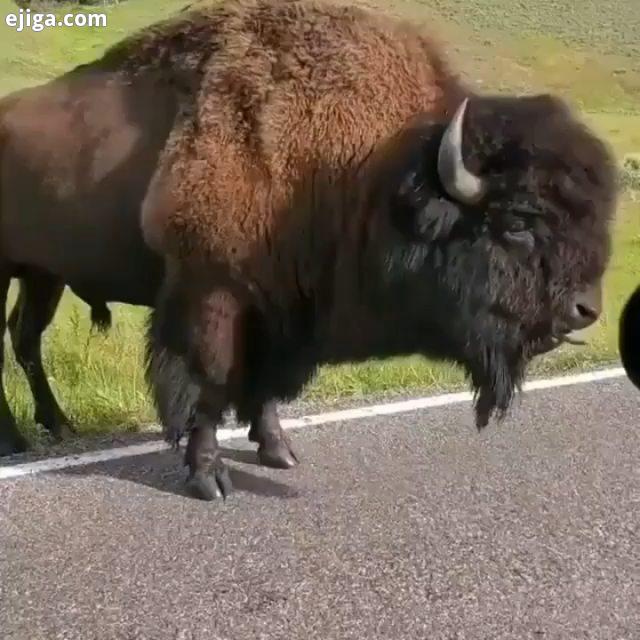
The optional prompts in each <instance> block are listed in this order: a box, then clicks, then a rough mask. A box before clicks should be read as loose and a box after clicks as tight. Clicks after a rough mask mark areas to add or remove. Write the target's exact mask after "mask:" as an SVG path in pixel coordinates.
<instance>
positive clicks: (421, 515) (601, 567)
mask: <svg viewBox="0 0 640 640" xmlns="http://www.w3.org/2000/svg"><path fill="white" fill-rule="evenodd" d="M639 418H640V394H639V393H638V392H636V391H635V390H634V389H633V388H632V387H631V386H630V384H629V383H628V382H626V381H625V380H623V379H615V380H610V381H604V382H599V383H592V384H586V385H580V386H574V387H565V388H559V389H549V390H543V391H532V392H530V393H528V394H527V395H526V396H525V399H524V400H523V401H522V403H521V404H520V406H519V407H518V408H517V409H516V411H515V412H514V415H513V417H512V418H511V419H509V420H508V421H507V422H506V423H504V424H503V425H502V426H500V427H498V426H495V425H493V424H492V425H490V426H489V427H488V428H487V430H486V431H485V432H484V433H483V434H480V435H478V434H477V433H476V431H475V429H474V427H473V420H472V415H471V411H470V405H469V404H459V405H453V406H448V407H440V408H435V409H431V410H429V411H419V412H415V413H407V414H401V415H395V416H386V417H380V418H375V419H366V420H357V421H352V422H349V423H343V424H340V423H337V424H330V425H326V426H323V427H312V428H307V429H304V430H302V431H298V432H293V433H292V436H293V439H294V442H295V445H296V447H297V451H298V453H299V454H300V456H301V458H302V459H303V464H302V465H301V466H300V467H299V468H298V469H296V470H293V471H272V470H267V469H263V468H261V467H258V466H256V465H255V464H254V453H253V448H252V447H249V446H247V445H245V443H244V442H243V441H241V442H239V443H236V442H233V443H225V446H226V448H230V447H228V446H227V445H230V444H232V445H233V449H231V450H230V451H229V453H228V455H229V457H230V464H231V465H232V469H233V471H232V477H233V480H234V483H235V485H236V487H237V488H238V491H237V493H236V494H235V495H234V496H233V498H232V500H231V501H229V502H227V503H226V504H223V503H204V502H199V501H196V500H193V499H190V498H187V497H184V495H182V482H183V478H184V475H183V469H182V468H181V467H180V464H179V459H178V458H177V457H176V454H173V453H170V452H167V453H164V452H163V453H157V454H153V455H149V456H144V457H137V458H129V459H123V460H118V461H113V462H109V463H101V464H97V465H93V466H90V467H79V468H74V469H68V470H66V471H62V472H56V473H55V474H47V475H38V476H34V477H23V478H18V479H12V480H4V481H2V482H0V638H2V639H3V640H40V639H46V640H55V639H58V638H64V639H65V640H67V639H68V640H71V639H73V640H75V639H78V640H94V639H95V640H98V639H100V640H103V639H104V640H121V639H122V640H134V639H135V640H138V639H140V640H143V639H144V640H156V639H158V640H165V639H167V640H205V639H206V640H217V639H229V640H231V639H233V640H252V639H254V638H255V639H262V638H264V639H269V640H270V639H287V640H298V639H300V640H312V639H316V638H317V639H322V640H332V639H334V638H335V639H341V640H342V639H345V640H346V639H351V638H353V639H355V638H358V639H363V640H374V639H378V638H379V639H383V638H384V639H385V640H387V639H388V640H402V639H404V638H407V639H419V640H436V639H440V638H442V639H445V638H446V639H458V638H469V639H473V640H484V639H486V640H495V639H498V638H513V639H517V640H524V639H528V638H532V639H536V640H539V639H544V640H547V639H549V638H554V639H556V638H557V639H559V640H560V639H561V640H577V639H579V638H594V639H595V638H597V639H602V640H638V639H639V638H640V535H639V521H640V420H639ZM238 447H240V450H239V449H238Z"/></svg>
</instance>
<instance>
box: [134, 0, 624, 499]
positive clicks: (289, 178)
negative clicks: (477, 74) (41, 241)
mask: <svg viewBox="0 0 640 640" xmlns="http://www.w3.org/2000/svg"><path fill="white" fill-rule="evenodd" d="M192 24H193V25H194V26H193V29H194V33H204V34H206V36H203V37H206V38H208V39H209V40H208V43H207V46H208V47H209V48H210V50H211V51H215V54H212V55H211V57H210V58H209V59H207V60H206V62H204V63H202V64H201V65H200V67H199V73H200V74H201V76H200V80H199V82H198V83H194V84H192V85H191V86H192V90H191V92H189V91H187V92H186V94H185V97H184V103H183V105H182V110H181V115H180V117H179V118H178V120H177V122H176V124H175V126H174V129H173V131H172V134H171V136H170V138H169V141H168V143H167V146H166V148H165V150H164V152H163V155H162V157H161V159H160V162H159V165H158V168H157V171H156V173H155V175H154V178H153V180H152V182H151V184H150V186H149V190H148V193H147V197H146V200H145V202H144V205H143V211H142V229H143V232H144V235H145V239H146V241H147V242H148V244H149V246H151V247H152V248H153V249H154V250H155V251H157V252H158V253H159V254H161V255H162V256H164V258H165V264H166V274H167V276H166V281H165V283H164V286H163V290H162V293H161V295H160V297H159V300H158V302H157V304H156V305H155V308H154V311H153V312H152V315H151V320H150V325H149V330H148V342H147V376H148V380H149V383H150V385H151V388H152V390H153V393H154V398H155V402H156V406H157V408H158V412H159V416H160V420H161V422H162V424H163V426H164V429H165V435H166V437H167V439H168V440H169V441H171V442H173V443H175V444H177V443H179V441H180V439H181V438H182V436H183V435H184V434H186V433H188V436H189V442H188V445H187V449H186V455H185V464H187V465H188V466H189V469H190V474H189V485H190V488H191V490H192V492H193V493H194V495H196V496H198V497H201V498H204V499H212V498H214V497H216V496H218V495H223V496H226V495H227V494H228V493H229V492H230V491H231V482H230V479H229V476H228V473H227V470H226V467H225V466H224V465H223V463H222V461H221V460H220V456H219V451H218V448H217V443H216V428H217V425H218V424H219V423H220V421H221V419H222V416H223V413H224V411H226V410H227V408H230V407H235V408H236V410H237V414H238V418H239V419H240V420H241V421H244V422H250V423H251V429H250V438H251V439H252V440H253V441H255V442H257V443H258V452H259V455H260V456H261V457H263V458H265V459H270V460H276V461H277V462H278V463H280V466H283V467H289V466H293V464H295V462H296V461H297V460H296V456H295V454H294V453H293V451H292V449H291V446H290V443H289V441H288V439H287V438H286V436H285V434H284V433H283V432H282V430H281V429H280V427H279V423H278V420H277V415H276V412H275V402H276V401H277V400H291V399H294V398H296V397H297V396H298V395H299V394H300V392H301V390H302V389H303V387H304V385H305V384H306V383H307V382H308V381H309V380H310V379H311V377H312V376H313V374H314V372H315V370H316V369H317V367H318V366H319V365H322V364H333V363H340V362H354V361H363V360H367V359H369V358H386V357H390V356H398V355H406V354H422V355H425V356H429V357H431V358H435V359H442V360H449V361H454V362H457V363H459V364H460V365H461V366H462V367H463V368H464V369H465V371H466V372H467V374H468V376H469V379H470V382H471V385H472V387H473V389H474V392H475V394H476V396H475V404H474V408H475V413H476V424H477V426H478V428H479V429H481V428H483V427H485V426H486V425H487V424H488V422H489V420H490V418H491V417H492V415H493V414H494V413H496V412H497V416H498V418H499V419H502V418H504V416H505V414H506V412H507V410H508V408H509V406H510V404H511V401H512V399H513V396H514V393H515V391H516V390H517V389H518V388H519V387H520V386H521V383H522V381H523V378H524V375H525V369H526V366H527V363H528V362H530V360H531V359H532V358H533V357H534V356H536V355H537V354H540V353H544V352H546V351H549V350H550V349H553V348H555V347H556V346H557V345H558V344H561V343H562V342H564V341H568V340H569V338H568V335H569V333H570V331H571V330H572V329H575V328H581V327H584V326H588V325H589V324H591V323H592V322H593V321H595V319H597V317H598V315H599V313H600V302H601V300H600V281H601V278H602V275H603V273H604V271H605V269H606V266H607V263H608V259H609V249H610V247H609V242H610V241H609V224H610V221H611V218H612V216H613V212H614V209H615V202H616V190H615V171H614V168H613V167H614V164H613V160H612V157H611V154H610V152H609V150H608V149H607V148H606V147H605V146H604V145H603V144H602V142H601V141H600V140H598V139H597V138H595V137H594V136H593V135H592V134H591V133H590V132H589V131H588V130H586V129H585V128H584V127H583V126H582V125H581V124H580V123H578V122H577V121H576V120H575V119H574V118H573V116H572V114H571V113H570V111H569V109H568V108H567V107H566V106H565V105H564V104H563V103H562V102H560V101H559V100H557V99H555V98H553V97H551V96H532V97H527V98H525V97H521V98H518V97H495V96H478V95H474V94H472V93H471V92H470V91H467V90H466V89H465V88H464V87H462V86H461V85H460V84H459V83H458V82H457V81H456V80H455V79H454V78H453V76H452V75H450V74H449V72H448V71H447V70H446V67H445V65H444V63H443V62H442V60H441V59H440V57H439V55H438V53H437V52H436V50H435V49H434V47H433V44H432V43H431V42H430V41H429V39H428V38H425V37H424V36H423V35H421V34H420V33H418V32H417V31H415V30H414V29H413V28H412V27H411V26H407V25H402V24H399V23H396V22H394V21H391V20H389V19H387V18H384V17H381V16H375V15H374V14H371V13H369V12H365V11H363V10H361V9H358V8H339V7H336V6H334V5H330V4H329V5H323V4H320V3H311V2H303V1H298V0H291V1H282V0H278V1H276V0H252V1H243V2H229V3H225V4H224V5H223V6H222V7H220V8H213V9H208V10H206V11H203V12H201V13H199V12H196V13H194V18H193V23H192ZM203 24H207V25H208V28H207V29H202V25H203ZM188 25H189V23H188V22H186V23H183V28H184V29H185V30H187V31H188V30H189V28H190V27H189V26H188ZM169 32H170V30H169ZM173 36H175V34H173V35H172V36H171V37H173ZM191 36H193V34H191ZM153 37H155V38H158V39H159V41H162V38H163V35H162V30H159V31H158V32H157V34H156V35H155V36H153ZM166 37H167V39H169V36H168V35H167V36H166ZM187 40H188V38H187ZM191 41H193V38H192V40H191ZM150 42H151V43H152V44H153V38H151V40H150ZM156 44H157V43H156ZM157 48H158V49H159V50H161V49H162V47H161V46H159V45H158V46H157ZM124 50H126V49H124ZM146 50H147V51H151V50H153V46H151V45H149V42H147V47H146Z"/></svg>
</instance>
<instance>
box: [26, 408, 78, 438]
mask: <svg viewBox="0 0 640 640" xmlns="http://www.w3.org/2000/svg"><path fill="white" fill-rule="evenodd" d="M35 422H36V424H40V425H42V426H43V427H44V428H45V429H46V430H47V431H48V432H49V434H50V435H51V437H52V438H53V439H54V440H55V441H56V442H62V441H63V440H66V439H67V438H72V437H73V436H75V434H76V429H75V428H74V426H73V425H72V424H71V420H69V419H68V418H67V417H66V416H65V415H64V414H63V413H60V414H57V413H52V414H49V415H45V416H42V415H36V416H35Z"/></svg>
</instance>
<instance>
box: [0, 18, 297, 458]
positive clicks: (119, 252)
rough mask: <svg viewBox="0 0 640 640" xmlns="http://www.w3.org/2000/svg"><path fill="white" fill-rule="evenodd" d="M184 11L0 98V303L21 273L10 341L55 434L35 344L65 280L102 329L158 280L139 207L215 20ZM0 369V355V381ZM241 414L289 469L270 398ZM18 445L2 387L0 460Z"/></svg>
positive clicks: (62, 426)
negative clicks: (115, 309) (152, 33)
mask: <svg viewBox="0 0 640 640" xmlns="http://www.w3.org/2000/svg"><path fill="white" fill-rule="evenodd" d="M185 16H186V14H183V15H182V16H180V15H179V16H178V17H177V18H176V19H174V20H173V21H172V22H171V24H170V25H168V26H167V28H166V30H165V31H164V33H163V36H162V38H160V39H158V40H154V39H153V38H150V39H149V43H148V44H149V46H148V45H147V44H146V41H145V40H143V41H141V42H140V41H138V40H137V39H135V38H134V39H133V41H127V42H126V43H125V44H124V46H121V47H115V48H114V49H112V50H110V51H108V52H107V53H106V55H105V56H103V57H102V58H100V59H99V60H97V61H95V62H93V63H91V64H88V65H83V66H81V67H78V68H76V69H73V70H72V71H70V72H69V73H67V74H65V75H63V76H61V77H60V78H57V79H55V80H53V81H52V82H49V83H47V84H44V85H42V86H38V87H35V88H29V89H25V90H23V91H20V92H17V93H14V94H11V95H9V96H6V97H5V98H3V99H2V100H0V240H1V244H0V294H1V295H0V298H1V299H2V303H3V308H4V306H6V298H7V290H8V288H9V284H10V281H11V279H12V278H19V279H20V293H19V297H18V301H17V303H16V306H15V308H14V309H13V311H12V313H11V315H10V318H9V330H10V334H11V338H12V344H13V348H14V351H15V353H16V358H17V360H18V362H19V364H20V365H21V366H22V367H23V369H24V371H25V373H26V375H27V378H28V381H29V384H30V387H31V391H32V394H33V398H34V404H35V419H36V421H37V422H38V423H40V424H42V425H44V426H45V427H46V428H47V429H48V430H49V431H50V432H51V433H52V434H53V435H54V436H56V437H58V438H61V437H62V436H63V435H64V432H65V430H66V429H67V428H69V429H72V425H71V423H70V421H69V420H68V418H67V417H66V416H65V414H64V412H63V411H62V409H61V408H60V406H59V404H58V402H57V401H56V399H55V397H54V394H53V392H52V390H51V388H50V386H49V383H48V381H47V377H46V374H45V371H44V367H43V364H42V355H41V348H40V344H41V336H42V333H43V332H44V330H45V329H46V327H47V326H48V325H49V323H50V322H51V320H52V318H53V316H54V313H55V310H56V307H57V305H58V302H59V300H60V296H61V295H62V291H63V289H64V287H65V285H68V286H69V287H70V288H71V289H72V290H73V291H74V292H75V293H76V294H77V295H78V296H79V297H80V298H81V299H83V300H84V301H85V302H87V303H88V304H89V305H90V306H91V317H92V320H93V322H94V324H96V325H97V326H99V327H101V328H107V327H108V325H109V324H110V313H109V310H108V308H107V306H106V303H108V302H110V301H112V302H122V303H127V304H133V305H144V306H151V305H153V303H154V301H155V298H156V294H157V291H158V289H159V287H160V284H161V282H162V277H163V273H164V265H163V260H162V258H161V257H160V256H158V255H157V254H155V253H153V252H152V251H150V249H149V248H148V247H147V246H146V244H145V243H144V241H143V239H142V233H141V229H140V205H141V202H142V200H143V198H144V195H145V193H146V190H147V187H148V184H149V180H150V178H151V175H152V173H153V171H154V169H155V167H156V164H157V161H158V154H159V152H160V150H161V149H162V148H163V147H164V145H165V142H166V140H167V136H168V135H169V132H170V131H171V129H172V126H173V123H174V120H175V118H176V114H177V110H178V108H179V105H180V102H181V101H180V95H182V94H183V93H184V92H185V91H186V92H187V93H192V92H193V88H192V86H193V84H194V83H197V81H198V78H199V72H198V67H200V66H201V65H203V64H204V63H205V61H206V60H207V59H208V57H209V56H210V55H211V53H212V51H213V49H212V47H213V46H214V43H213V40H212V39H211V38H209V37H208V36H207V32H210V31H212V30H213V29H214V28H215V27H214V25H213V24H211V23H210V22H209V21H208V20H206V19H204V18H200V19H198V18H197V17H195V18H193V17H191V16H189V17H188V18H187V17H185ZM198 20H199V23H198ZM197 24H199V25H200V26H199V27H198V26H197ZM154 43H155V44H156V45H159V48H153V45H154ZM132 53H133V54H134V55H132ZM145 55H146V56H147V58H145ZM195 60H197V62H194V61H195ZM147 62H149V63H150V64H146V63H147ZM0 318H1V320H0V323H1V324H0V327H1V330H0V334H2V335H4V333H5V328H6V324H5V322H6V321H5V314H4V313H3V314H2V315H1V316H0ZM2 364H3V352H2V351H0V377H1V374H2ZM249 421H251V422H252V437H254V438H257V439H258V440H259V442H262V443H266V444H261V445H260V446H259V450H258V454H259V458H260V460H261V462H262V463H263V464H266V465H270V466H276V467H279V468H282V467H285V468H286V467H290V466H293V465H295V464H296V458H295V455H294V454H293V452H291V451H290V450H289V449H288V447H287V445H286V442H287V440H286V438H285V435H284V433H283V432H282V431H281V429H280V423H279V420H278V416H277V411H276V406H275V405H274V404H273V403H270V404H268V405H266V406H265V407H260V406H257V405H256V406H254V408H253V413H252V414H251V415H250V417H249ZM26 447H27V443H26V441H25V440H24V438H23V437H22V435H21V434H20V433H19V431H18V429H17V428H16V424H15V420H14V417H13V414H12V412H11V410H10V408H9V405H8V403H7V400H6V396H5V391H4V386H3V385H2V384H0V455H8V454H11V453H16V452H19V451H22V450H24V449H25V448H26Z"/></svg>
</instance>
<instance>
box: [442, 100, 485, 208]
mask: <svg viewBox="0 0 640 640" xmlns="http://www.w3.org/2000/svg"><path fill="white" fill-rule="evenodd" d="M467 102H468V99H466V98H465V100H464V101H463V103H462V104H461V105H460V106H459V107H458V110H457V111H456V112H455V114H454V116H453V118H452V119H451V122H450V123H449V126H448V127H447V129H446V130H445V132H444V135H443V136H442V141H441V142H440V148H439V150H438V175H439V176H440V182H442V186H443V187H444V188H445V190H446V191H447V193H448V194H449V195H450V196H451V197H452V198H454V199H455V200H458V201H459V202H463V203H466V204H473V203H475V202H478V200H480V198H482V196H483V195H484V189H485V186H484V183H483V182H482V180H481V179H480V178H478V176H475V175H474V174H473V173H471V172H470V171H469V170H468V169H467V168H466V167H465V166H464V160H463V159H462V123H463V121H464V114H465V111H466V108H467Z"/></svg>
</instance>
